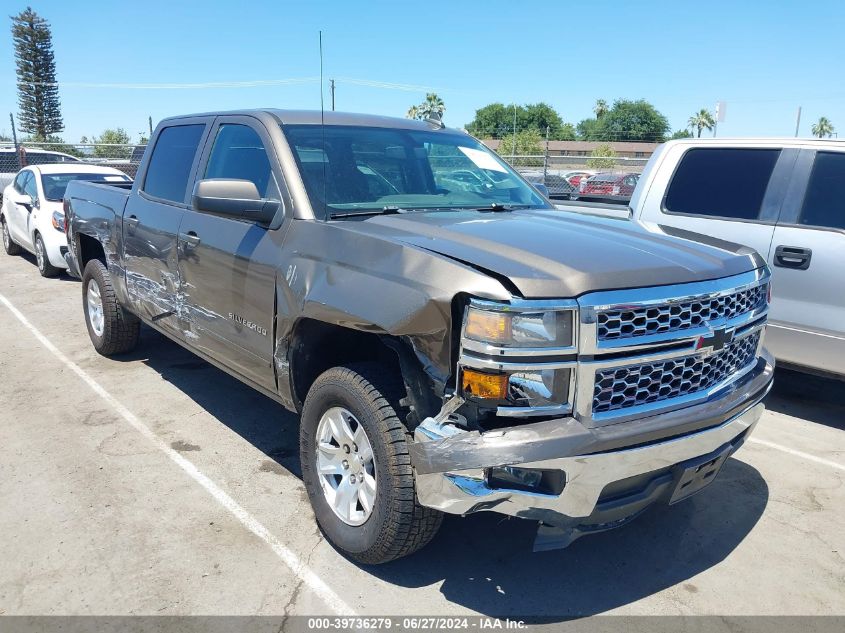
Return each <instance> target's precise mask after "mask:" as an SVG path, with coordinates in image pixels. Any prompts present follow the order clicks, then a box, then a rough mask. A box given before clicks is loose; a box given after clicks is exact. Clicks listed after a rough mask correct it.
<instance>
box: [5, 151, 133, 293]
mask: <svg viewBox="0 0 845 633" xmlns="http://www.w3.org/2000/svg"><path fill="white" fill-rule="evenodd" d="M71 180H102V181H107V182H131V180H130V178H129V177H128V176H127V175H126V174H124V173H123V172H122V171H118V170H117V169H113V168H111V167H101V166H98V165H86V164H84V163H57V164H52V165H32V166H30V167H24V168H23V169H21V170H20V171H19V172H18V174H17V176H15V179H14V181H13V182H12V184H11V185H9V186H8V187H6V189H5V190H4V191H3V205H2V207H0V224H2V229H3V248H4V249H5V250H6V253H7V254H8V255H17V254H19V253H20V252H21V249H25V250H27V251H29V252H30V253H34V254H35V259H36V261H37V262H38V271H39V272H40V273H41V275H42V276H43V277H54V276H56V275H57V274H59V273H60V272H61V271H62V270H63V269H66V268H67V263H66V262H65V259H64V254H65V253H66V252H67V237H66V236H65V214H64V207H63V204H62V198H63V197H64V195H65V189H67V185H68V183H69V182H70V181H71Z"/></svg>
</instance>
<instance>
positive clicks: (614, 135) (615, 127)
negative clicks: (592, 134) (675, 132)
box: [597, 99, 671, 143]
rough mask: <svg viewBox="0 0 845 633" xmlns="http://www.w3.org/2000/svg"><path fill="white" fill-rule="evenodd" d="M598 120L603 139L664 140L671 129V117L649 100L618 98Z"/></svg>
mask: <svg viewBox="0 0 845 633" xmlns="http://www.w3.org/2000/svg"><path fill="white" fill-rule="evenodd" d="M597 121H598V131H599V134H600V136H601V138H600V139H599V140H602V141H651V142H658V143H660V142H663V140H664V139H665V137H666V135H667V134H668V133H669V130H670V129H671V128H670V127H669V119H667V118H666V117H665V116H663V115H662V114H661V113H660V112H658V110H657V108H655V107H654V106H653V105H651V104H650V103H649V102H648V101H645V100H643V99H638V100H637V101H629V100H626V99H617V100H616V101H614V102H613V107H612V108H610V110H608V111H607V113H605V114H604V115H603V116H602V117H601V119H597Z"/></svg>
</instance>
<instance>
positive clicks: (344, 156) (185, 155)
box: [65, 110, 773, 563]
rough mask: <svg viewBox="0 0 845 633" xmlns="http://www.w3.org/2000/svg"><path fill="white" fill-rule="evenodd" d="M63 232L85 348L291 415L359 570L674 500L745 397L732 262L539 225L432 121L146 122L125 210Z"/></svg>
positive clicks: (305, 469)
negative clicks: (159, 361)
mask: <svg viewBox="0 0 845 633" xmlns="http://www.w3.org/2000/svg"><path fill="white" fill-rule="evenodd" d="M456 172H458V173H460V174H461V175H462V176H463V175H465V174H466V173H470V174H473V176H474V177H473V178H464V177H461V178H457V177H455V173H456ZM479 183H481V184H479ZM65 207H66V210H67V226H68V230H69V244H70V250H69V253H68V258H67V259H68V263H69V266H70V268H71V270H72V271H76V273H77V274H79V275H80V276H81V278H82V307H83V311H84V315H85V320H86V323H87V326H88V332H89V334H90V337H91V341H92V343H93V345H94V347H95V349H96V350H97V351H98V352H100V353H101V354H103V355H106V356H110V355H113V354H120V353H124V352H128V351H129V350H131V349H132V348H133V347H134V346H135V345H136V344H137V342H138V338H139V328H140V325H141V323H144V324H146V325H147V326H149V327H151V328H153V329H155V330H157V331H158V332H160V333H162V334H164V335H165V336H168V337H170V338H171V339H173V340H174V341H176V342H177V343H179V344H180V345H183V346H184V347H186V348H188V349H189V350H191V351H193V352H194V353H196V354H197V355H198V356H200V357H202V358H204V359H206V360H208V361H209V362H211V363H212V364H214V365H216V366H218V367H220V368H222V369H223V370H225V371H227V372H229V373H230V374H232V375H233V376H235V377H237V378H238V379H240V380H242V381H243V382H245V383H246V384H248V385H251V386H252V387H254V388H255V389H256V390H258V391H260V392H261V393H263V394H265V395H267V396H269V397H270V398H273V399H275V400H276V401H278V402H279V403H281V404H282V405H283V406H285V407H287V408H288V409H291V410H294V411H297V412H299V413H300V414H301V415H300V457H301V462H302V477H303V481H304V484H305V487H306V490H307V493H308V496H309V499H310V502H311V505H312V507H313V511H314V514H315V516H316V520H317V522H318V523H319V525H320V527H321V529H322V530H323V532H324V533H325V535H326V536H327V538H328V539H329V540H330V541H331V542H332V543H333V544H334V545H335V546H336V547H337V548H338V549H340V550H341V551H342V552H344V553H345V554H346V555H348V556H350V557H352V558H353V559H355V560H358V561H361V562H365V563H382V562H386V561H389V560H392V559H395V558H397V557H400V556H403V555H407V554H410V553H411V552H414V551H416V550H417V549H419V548H420V547H422V546H423V545H425V544H426V543H427V542H428V541H429V540H430V539H431V538H432V537H433V535H434V534H435V532H436V531H437V529H438V527H439V526H440V524H441V518H442V516H443V513H453V514H461V515H464V514H469V513H473V512H479V511H491V512H498V513H501V514H504V515H510V516H515V517H521V518H525V519H530V520H535V521H538V522H539V524H540V529H539V531H538V539H537V541H536V544H535V547H536V548H537V549H544V548H552V547H562V546H566V545H567V544H568V543H569V542H571V541H572V540H573V539H574V538H576V537H578V536H580V535H582V534H586V533H590V532H596V531H600V530H606V529H608V528H612V527H615V526H618V525H622V524H623V523H625V522H627V521H628V520H630V519H632V518H633V517H635V516H637V515H638V514H639V513H640V512H642V511H643V510H644V509H645V508H647V507H648V506H650V505H652V504H654V503H657V502H669V503H674V502H677V501H680V500H682V499H686V498H687V497H689V496H690V495H692V494H694V493H696V492H698V491H699V490H700V489H702V488H703V487H704V486H706V485H707V484H709V483H710V482H711V481H712V480H713V479H714V478H715V476H716V474H717V473H718V471H719V469H720V467H721V465H722V464H723V463H724V462H725V460H726V459H727V458H728V456H729V455H731V454H732V453H733V452H734V451H735V450H736V449H737V448H738V447H739V446H740V445H741V444H742V442H743V441H744V440H745V438H746V437H747V436H748V435H749V433H750V432H751V431H752V429H753V428H754V426H755V425H756V424H757V422H758V420H759V419H760V415H761V412H762V410H763V405H762V404H761V400H762V398H763V397H764V396H765V394H766V393H767V391H768V390H769V388H770V387H771V383H772V376H773V361H772V359H771V358H770V356H769V355H768V354H767V353H766V351H765V350H764V347H763V336H764V329H765V325H766V318H767V313H768V296H769V271H768V269H767V267H766V265H765V262H764V261H763V260H762V259H761V258H760V257H759V256H758V255H757V254H756V253H755V252H754V251H753V250H752V249H749V248H745V247H741V246H735V245H732V244H729V243H727V242H722V241H713V240H709V239H708V238H706V237H702V236H698V235H693V234H691V233H685V234H683V235H682V236H680V237H673V236H668V235H661V234H658V233H655V232H650V231H647V230H645V229H643V228H642V227H640V226H638V225H636V224H633V223H630V224H627V223H620V222H618V221H614V220H612V219H603V218H591V217H586V216H581V215H579V214H573V213H565V212H561V211H559V210H556V209H555V208H554V207H552V206H551V204H550V203H549V202H548V200H547V199H546V198H544V197H543V196H542V195H540V194H539V193H538V191H537V190H536V189H534V188H532V187H531V185H529V184H528V183H527V182H526V181H524V180H523V179H522V178H521V177H520V176H519V175H518V174H517V173H515V172H514V171H513V170H512V169H511V168H510V167H509V166H508V165H507V164H506V163H505V162H503V161H502V160H500V159H499V158H498V157H497V156H496V155H495V154H494V153H492V152H490V151H488V150H487V149H486V148H485V147H484V146H483V145H482V144H481V143H480V142H478V141H477V140H475V139H473V138H472V137H471V136H469V135H467V134H465V133H463V132H460V131H457V130H451V129H448V128H445V127H444V126H443V125H442V123H441V122H440V121H439V120H430V121H412V120H406V119H392V118H382V117H374V116H364V115H353V114H342V113H335V112H331V113H329V112H326V113H325V118H324V120H323V117H321V114H320V113H319V112H301V111H282V110H262V111H242V112H229V113H211V114H201V115H193V116H185V117H176V118H171V119H167V120H165V121H163V122H162V123H161V124H160V125H159V126H158V128H157V129H156V131H155V133H154V135H153V138H152V142H151V143H150V145H149V147H148V149H147V151H146V154H145V155H144V158H143V160H142V163H141V165H140V169H139V171H138V175H137V179H136V180H135V182H134V184H133V185H132V187H131V189H127V188H122V187H116V186H109V185H103V184H91V183H83V182H72V183H70V185H69V186H68V190H67V194H66V198H65ZM268 423H269V424H272V423H273V421H272V420H268Z"/></svg>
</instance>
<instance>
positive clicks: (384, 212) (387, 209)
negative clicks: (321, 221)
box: [329, 205, 409, 220]
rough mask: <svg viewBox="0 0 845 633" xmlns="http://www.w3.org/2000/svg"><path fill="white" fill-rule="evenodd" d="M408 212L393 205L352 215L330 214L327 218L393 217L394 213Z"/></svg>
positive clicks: (355, 212)
mask: <svg viewBox="0 0 845 633" xmlns="http://www.w3.org/2000/svg"><path fill="white" fill-rule="evenodd" d="M408 212H409V209H404V208H402V207H397V206H394V205H388V206H386V207H382V208H381V209H367V210H365V211H354V212H352V213H331V214H329V218H330V219H332V220H337V219H340V218H357V217H363V216H367V215H393V214H394V213H408Z"/></svg>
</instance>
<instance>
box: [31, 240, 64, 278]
mask: <svg viewBox="0 0 845 633" xmlns="http://www.w3.org/2000/svg"><path fill="white" fill-rule="evenodd" d="M35 261H36V262H37V263H38V272H39V273H41V276H42V277H55V276H56V275H58V274H59V273H60V272H61V269H60V268H56V267H55V266H53V264H51V263H50V258H49V257H47V249H46V248H45V246H44V240H43V239H41V235H39V234H38V233H36V234H35Z"/></svg>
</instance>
